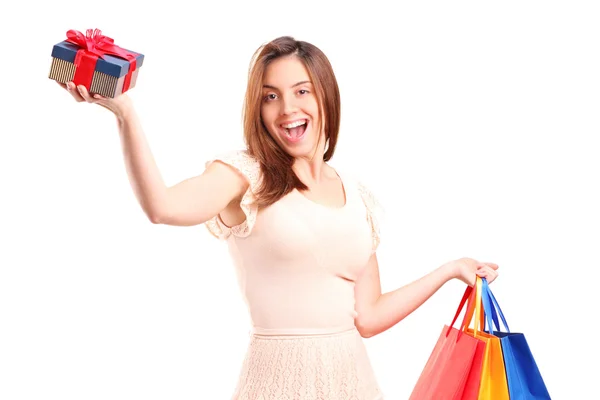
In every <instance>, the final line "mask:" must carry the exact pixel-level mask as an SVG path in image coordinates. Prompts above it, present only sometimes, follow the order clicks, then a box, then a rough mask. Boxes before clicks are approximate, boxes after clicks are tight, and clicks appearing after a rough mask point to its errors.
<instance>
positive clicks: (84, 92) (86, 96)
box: [77, 85, 95, 103]
mask: <svg viewBox="0 0 600 400" xmlns="http://www.w3.org/2000/svg"><path fill="white" fill-rule="evenodd" d="M77 91H78V92H79V94H80V95H81V97H82V98H83V99H84V100H85V101H87V102H88V103H94V102H95V101H94V100H95V99H94V98H93V97H92V95H91V94H90V93H89V92H88V90H87V89H86V87H85V86H83V85H78V86H77Z"/></svg>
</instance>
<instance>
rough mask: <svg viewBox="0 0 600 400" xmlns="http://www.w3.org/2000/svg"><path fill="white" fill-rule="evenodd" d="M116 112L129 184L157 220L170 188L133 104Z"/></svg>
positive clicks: (143, 207) (144, 208)
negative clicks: (157, 163)
mask: <svg viewBox="0 0 600 400" xmlns="http://www.w3.org/2000/svg"><path fill="white" fill-rule="evenodd" d="M115 115H116V117H117V123H118V127H119V136H120V138H121V146H122V149H123V157H124V161H125V168H126V170H127V175H128V177H129V183H130V184H131V187H132V189H133V191H134V193H135V196H136V198H137V200H138V202H139V203H140V205H141V206H142V209H143V210H144V213H145V214H146V215H147V216H148V218H149V219H150V220H151V221H152V222H156V220H157V218H158V216H159V212H160V210H162V209H163V207H164V205H165V203H166V195H167V187H166V185H165V183H164V181H163V178H162V176H161V174H160V171H159V169H158V166H157V165H156V162H155V160H154V157H153V155H152V152H151V150H150V146H149V145H148V142H147V139H146V135H145V134H144V131H143V129H142V125H141V122H140V119H139V117H138V115H137V113H136V112H135V109H134V107H133V105H128V106H127V107H124V108H122V109H121V110H120V112H119V113H116V114H115Z"/></svg>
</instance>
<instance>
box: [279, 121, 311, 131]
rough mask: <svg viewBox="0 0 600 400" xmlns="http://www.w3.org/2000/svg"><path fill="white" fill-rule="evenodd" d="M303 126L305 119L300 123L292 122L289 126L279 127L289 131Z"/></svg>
mask: <svg viewBox="0 0 600 400" xmlns="http://www.w3.org/2000/svg"><path fill="white" fill-rule="evenodd" d="M304 124H306V120H305V119H303V120H301V121H296V122H292V123H291V124H286V125H281V126H282V127H283V128H285V129H290V128H295V127H297V126H300V125H304Z"/></svg>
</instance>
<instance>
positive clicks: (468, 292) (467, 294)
mask: <svg viewBox="0 0 600 400" xmlns="http://www.w3.org/2000/svg"><path fill="white" fill-rule="evenodd" d="M472 291H473V288H472V287H471V286H468V285H467V288H466V289H465V293H464V294H463V297H462V299H461V300H460V304H459V305H458V308H457V309H456V314H454V318H453V319H452V323H451V324H450V327H449V329H448V330H447V331H446V337H448V335H449V334H450V331H451V330H452V327H453V326H454V324H455V323H456V320H457V319H458V316H459V315H460V312H461V311H462V309H463V308H464V306H465V303H466V302H467V299H469V297H471V292H472ZM463 324H464V321H463Z"/></svg>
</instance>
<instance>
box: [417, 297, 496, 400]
mask: <svg viewBox="0 0 600 400" xmlns="http://www.w3.org/2000/svg"><path fill="white" fill-rule="evenodd" d="M467 300H468V307H467V312H466V313H465V316H464V318H463V322H462V324H461V326H460V329H456V328H454V323H455V322H456V320H457V319H458V316H459V315H460V313H461V311H462V309H463V308H464V306H465V303H466V302H467ZM474 303H475V290H473V288H472V287H470V286H469V287H467V289H466V290H465V293H464V295H463V298H462V300H461V301H460V305H459V306H458V309H457V310H456V314H455V315H454V319H453V320H452V323H451V324H450V326H448V325H445V326H444V327H443V328H442V332H441V333H440V336H439V338H438V341H437V343H436V345H435V347H434V349H433V351H432V352H431V355H430V356H429V359H428V360H427V363H426V364H425V367H424V368H423V371H422V372H421V375H420V377H419V379H418V381H417V384H416V385H415V387H414V389H413V392H412V394H411V396H410V400H477V396H478V393H479V385H480V381H481V370H482V365H483V354H484V351H485V342H484V341H483V340H481V339H479V338H477V337H473V336H470V335H467V334H465V331H466V330H467V328H468V326H469V325H470V323H471V321H470V320H471V319H472V316H473V308H474Z"/></svg>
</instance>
